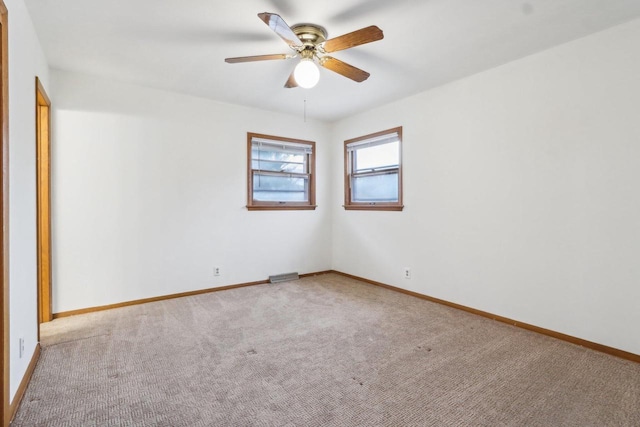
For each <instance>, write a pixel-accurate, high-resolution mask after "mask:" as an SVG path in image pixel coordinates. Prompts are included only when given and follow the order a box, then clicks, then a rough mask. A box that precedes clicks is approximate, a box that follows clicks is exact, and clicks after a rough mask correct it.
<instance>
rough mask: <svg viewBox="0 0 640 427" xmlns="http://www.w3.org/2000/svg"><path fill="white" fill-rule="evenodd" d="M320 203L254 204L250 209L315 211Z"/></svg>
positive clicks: (248, 207) (248, 208)
mask: <svg viewBox="0 0 640 427" xmlns="http://www.w3.org/2000/svg"><path fill="white" fill-rule="evenodd" d="M317 207H318V205H299V206H296V205H257V206H256V205H252V206H247V210H248V211H313V210H315V209H316V208H317Z"/></svg>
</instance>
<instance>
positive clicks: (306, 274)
mask: <svg viewBox="0 0 640 427" xmlns="http://www.w3.org/2000/svg"><path fill="white" fill-rule="evenodd" d="M333 272H334V271H333V270H324V271H316V272H315V273H305V274H299V275H298V277H300V278H301V279H302V278H305V277H314V276H322V275H324V274H331V273H333Z"/></svg>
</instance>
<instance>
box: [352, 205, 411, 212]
mask: <svg viewBox="0 0 640 427" xmlns="http://www.w3.org/2000/svg"><path fill="white" fill-rule="evenodd" d="M342 207H343V208H344V210H346V211H402V210H403V209H404V206H396V205H393V206H389V205H381V204H378V205H375V204H374V205H356V204H354V205H348V206H347V205H342Z"/></svg>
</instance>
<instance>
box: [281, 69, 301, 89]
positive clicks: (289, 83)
mask: <svg viewBox="0 0 640 427" xmlns="http://www.w3.org/2000/svg"><path fill="white" fill-rule="evenodd" d="M284 87H286V88H292V87H298V83H297V82H296V79H295V77H293V71H292V72H291V75H290V76H289V79H288V80H287V82H286V83H285V84H284Z"/></svg>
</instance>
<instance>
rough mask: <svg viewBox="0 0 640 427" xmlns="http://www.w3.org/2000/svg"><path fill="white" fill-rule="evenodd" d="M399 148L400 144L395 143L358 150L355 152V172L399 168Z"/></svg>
mask: <svg viewBox="0 0 640 427" xmlns="http://www.w3.org/2000/svg"><path fill="white" fill-rule="evenodd" d="M399 147H400V146H399V142H398V141H395V142H391V143H389V144H382V145H374V146H373V147H365V148H360V149H358V150H356V151H355V152H354V155H355V160H356V165H355V166H356V170H355V171H354V172H359V171H363V170H372V169H383V168H385V167H396V166H398V163H399V162H400V149H399Z"/></svg>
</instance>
